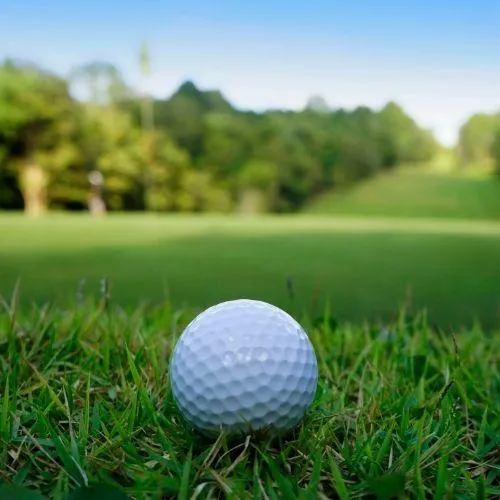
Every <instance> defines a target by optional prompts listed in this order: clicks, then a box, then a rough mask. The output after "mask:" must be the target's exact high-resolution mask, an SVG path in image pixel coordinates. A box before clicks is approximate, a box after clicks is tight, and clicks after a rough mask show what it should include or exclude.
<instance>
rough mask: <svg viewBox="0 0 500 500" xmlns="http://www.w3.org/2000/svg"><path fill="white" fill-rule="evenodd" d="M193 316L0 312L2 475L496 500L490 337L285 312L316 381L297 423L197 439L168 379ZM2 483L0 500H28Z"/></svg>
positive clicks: (499, 391)
mask: <svg viewBox="0 0 500 500" xmlns="http://www.w3.org/2000/svg"><path fill="white" fill-rule="evenodd" d="M193 314H194V313H193V312H186V311H180V310H175V309H173V308H172V307H170V305H168V304H165V305H163V306H160V307H157V308H155V309H148V310H147V311H145V310H142V309H137V310H135V311H131V312H130V313H127V312H125V311H123V310H122V309H121V308H119V307H118V306H113V305H108V307H107V308H104V307H93V306H90V305H82V306H76V307H74V308H71V309H66V310H65V309H62V308H46V307H42V308H35V309H32V310H31V311H30V312H26V313H23V312H21V311H20V310H18V309H16V307H15V304H14V305H13V306H12V307H7V308H4V309H2V310H1V312H0V332H1V334H0V365H1V369H0V409H1V410H0V482H2V480H3V481H7V482H12V481H13V482H15V483H18V484H22V485H23V487H24V488H26V487H27V488H29V490H31V491H33V492H35V491H36V492H40V493H42V494H43V495H44V496H45V497H46V498H47V499H48V498H53V499H54V500H63V499H67V498H72V499H75V500H76V499H78V500H80V499H86V500H97V499H100V500H103V499H107V500H115V499H116V500H117V499H118V498H121V497H118V496H111V493H110V492H109V491H108V493H107V495H105V496H99V495H91V494H90V491H87V495H82V496H76V495H75V496H73V497H68V494H71V493H72V494H74V493H75V490H76V489H77V488H81V487H84V486H85V485H87V484H89V485H92V486H94V485H98V484H107V485H108V487H110V486H112V487H113V488H118V489H120V490H121V491H122V492H125V493H126V494H127V495H128V497H129V498H134V499H145V500H146V499H155V500H159V499H161V498H180V499H188V498H204V499H205V498H232V499H238V500H240V499H241V500H244V499H261V498H262V499H277V498H299V499H316V498H340V499H348V498H353V499H355V498H361V497H366V495H371V496H369V497H368V498H379V499H381V500H382V499H386V498H395V495H399V496H398V498H408V499H410V498H420V499H424V498H453V499H470V498H477V499H486V498H493V497H498V496H499V495H500V467H499V466H498V446H499V444H500V374H499V372H498V364H497V358H498V352H499V349H500V337H499V336H489V335H487V334H485V333H483V332H482V331H481V330H479V329H472V330H470V331H468V332H464V333H460V332H457V333H456V334H454V335H453V334H452V332H447V333H446V334H443V333H440V332H439V331H436V330H433V329H432V328H430V327H429V326H428V325H427V324H426V323H425V321H424V320H423V319H422V318H415V319H414V320H413V321H411V322H407V321H404V320H401V321H399V322H394V323H392V324H391V325H387V327H386V328H385V329H380V328H377V327H375V326H371V327H368V326H354V325H350V326H349V325H339V326H335V325H334V324H333V323H332V322H331V321H330V317H329V316H328V315H327V314H324V315H323V316H322V318H321V319H320V320H319V321H315V322H314V323H313V322H311V321H310V320H309V319H307V318H306V317H303V316H301V317H298V318H297V319H299V320H300V321H301V323H302V324H303V326H304V328H305V329H306V331H307V332H308V334H309V336H310V338H311V340H312V342H313V345H314V348H315V351H316V355H317V358H318V363H319V375H320V377H319V385H318V390H317V394H316V397H315V400H314V403H313V405H312V406H311V408H310V409H309V411H308V413H307V415H306V417H305V420H303V422H301V423H300V425H299V426H298V427H297V428H295V429H293V430H292V431H291V432H290V433H289V434H288V435H287V436H285V437H283V438H280V439H279V440H276V439H275V440H272V439H268V438H266V437H265V436H261V437H260V438H259V437H256V436H253V435H249V436H244V437H242V438H232V439H228V438H227V437H225V436H224V435H220V436H219V438H213V439H208V438H204V437H202V436H200V435H198V434H197V433H196V432H195V431H193V430H192V429H190V428H189V427H188V426H187V425H186V424H185V422H184V421H183V419H182V418H181V416H180V414H179V412H178V410H177V408H176V406H175V403H174V401H173V399H172V395H171V391H170V385H169V360H170V355H171V352H172V348H173V346H174V344H175V341H176V339H177V338H178V336H179V334H180V332H181V331H182V330H183V328H184V327H185V326H186V325H187V323H188V322H189V321H190V319H191V318H192V317H193ZM1 488H2V487H1V486H0V495H1V498H2V499H3V500H10V499H15V500H24V499H26V500H28V499H30V500H31V498H32V497H28V496H26V497H21V496H19V495H17V496H16V495H14V496H10V497H9V496H8V495H7V494H6V491H5V490H2V489H1ZM388 493H392V495H394V496H390V495H388ZM80 494H81V491H80ZM33 498H41V497H33Z"/></svg>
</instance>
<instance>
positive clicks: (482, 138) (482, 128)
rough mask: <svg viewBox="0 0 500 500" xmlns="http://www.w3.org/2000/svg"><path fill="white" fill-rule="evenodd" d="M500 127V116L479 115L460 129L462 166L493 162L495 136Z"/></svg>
mask: <svg viewBox="0 0 500 500" xmlns="http://www.w3.org/2000/svg"><path fill="white" fill-rule="evenodd" d="M499 126H500V114H485V113H478V114H475V115H473V116H471V117H470V118H469V119H468V120H467V122H465V123H464V124H463V126H462V127H461V128H460V134H459V141H458V148H457V150H458V156H459V160H460V162H461V163H462V164H467V163H476V164H478V163H487V162H489V161H491V156H492V155H491V152H492V147H493V141H494V136H495V132H496V130H497V128H498V127H499Z"/></svg>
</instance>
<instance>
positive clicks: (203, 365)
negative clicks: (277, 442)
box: [170, 299, 318, 434]
mask: <svg viewBox="0 0 500 500" xmlns="http://www.w3.org/2000/svg"><path fill="white" fill-rule="evenodd" d="M317 380H318V365H317V361H316V355H315V353H314V349H313V346H312V344H311V342H310V340H309V338H308V336H307V334H306V332H305V331H304V330H303V328H302V327H301V326H300V325H299V323H297V321H295V320H294V319H293V318H292V317H291V316H290V315H289V314H287V313H286V312H285V311H283V310H281V309H279V308H278V307H275V306H273V305H271V304H268V303H265V302H261V301H257V300H248V299H240V300H232V301H228V302H222V303H220V304H217V305H215V306H212V307H210V308H208V309H206V310H205V311H203V312H202V313H201V314H199V315H198V316H197V317H196V318H195V319H194V320H193V321H192V322H191V323H190V324H189V325H188V326H187V328H186V329H185V330H184V332H183V333H182V335H181V337H180V338H179V340H178V342H177V344H176V346H175V349H174V352H173V354H172V360H171V370H170V381H171V386H172V392H173V396H174V400H175V402H176V403H177V405H178V407H179V409H180V411H181V413H182V415H183V416H184V418H185V419H186V420H187V422H188V423H190V424H191V425H192V426H193V427H195V428H197V429H198V430H200V431H202V432H208V433H210V432H218V431H221V430H223V431H225V432H227V433H235V432H236V433H239V432H250V431H258V430H263V429H265V430H267V431H270V432H272V433H276V434H279V433H282V432H284V431H286V430H289V429H290V428H292V427H294V426H295V425H296V424H298V423H299V421H300V420H301V419H302V417H303V416H304V414H305V412H306V410H307V408H308V407H309V406H310V404H311V403H312V401H313V398H314V395H315V392H316V384H317Z"/></svg>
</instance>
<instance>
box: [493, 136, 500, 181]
mask: <svg viewBox="0 0 500 500" xmlns="http://www.w3.org/2000/svg"><path fill="white" fill-rule="evenodd" d="M491 156H492V158H493V164H494V168H495V173H496V174H497V175H499V176H500V126H499V127H498V128H497V129H496V131H495V132H494V134H493V141H492V143H491Z"/></svg>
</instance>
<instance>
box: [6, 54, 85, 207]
mask: <svg viewBox="0 0 500 500" xmlns="http://www.w3.org/2000/svg"><path fill="white" fill-rule="evenodd" d="M75 115H76V105H75V103H74V101H73V100H72V98H71V96H70V95H69V91H68V86H67V83H66V82H65V81H64V80H63V79H61V78H59V77H57V76H55V75H53V74H52V73H49V72H47V71H45V70H42V69H41V68H39V67H37V66H35V65H32V64H26V63H20V62H14V61H7V62H5V63H4V64H3V65H2V66H0V143H3V144H4V150H5V151H6V155H7V160H4V164H5V165H6V168H8V169H9V170H10V172H12V174H13V175H14V177H15V178H16V179H17V185H18V186H19V189H20V191H21V193H22V197H23V201H24V208H25V211H26V212H27V213H29V214H32V215H38V214H40V213H43V212H44V211H45V210H46V209H47V206H48V204H49V203H50V193H51V185H53V183H54V179H55V177H57V175H58V173H59V172H61V171H63V170H64V169H66V168H68V166H70V165H71V164H72V163H73V162H76V161H77V148H76V147H75V145H74V143H73V141H72V139H73V138H74V135H75V133H76V122H75V119H74V117H75ZM4 154H5V153H4Z"/></svg>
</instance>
